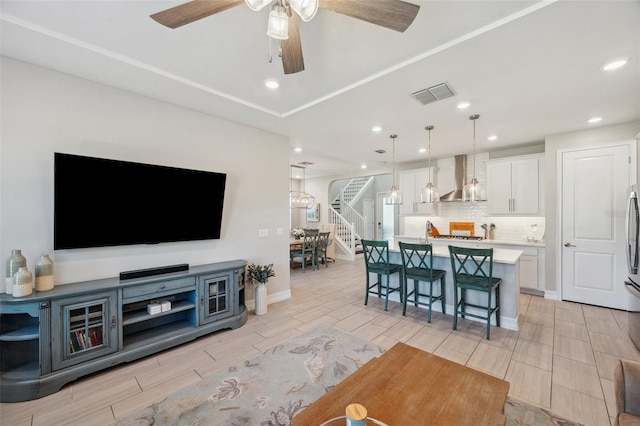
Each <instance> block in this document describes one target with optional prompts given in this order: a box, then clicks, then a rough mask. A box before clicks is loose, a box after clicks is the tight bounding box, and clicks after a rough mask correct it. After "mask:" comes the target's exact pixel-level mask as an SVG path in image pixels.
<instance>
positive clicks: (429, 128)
mask: <svg viewBox="0 0 640 426" xmlns="http://www.w3.org/2000/svg"><path fill="white" fill-rule="evenodd" d="M425 130H426V131H428V132H429V182H431V130H433V126H427V127H425Z"/></svg>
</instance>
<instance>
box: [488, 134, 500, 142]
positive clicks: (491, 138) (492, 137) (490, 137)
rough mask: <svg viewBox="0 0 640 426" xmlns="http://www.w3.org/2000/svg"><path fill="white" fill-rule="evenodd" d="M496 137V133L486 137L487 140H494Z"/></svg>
mask: <svg viewBox="0 0 640 426" xmlns="http://www.w3.org/2000/svg"><path fill="white" fill-rule="evenodd" d="M496 139H498V137H497V136H496V135H491V136H489V137H488V138H487V140H490V141H495V140H496Z"/></svg>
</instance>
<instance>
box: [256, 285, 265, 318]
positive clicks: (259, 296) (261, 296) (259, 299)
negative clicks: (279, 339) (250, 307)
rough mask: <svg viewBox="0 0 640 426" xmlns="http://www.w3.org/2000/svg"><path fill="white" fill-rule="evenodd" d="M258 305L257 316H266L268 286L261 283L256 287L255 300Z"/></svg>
mask: <svg viewBox="0 0 640 426" xmlns="http://www.w3.org/2000/svg"><path fill="white" fill-rule="evenodd" d="M254 301H255V304H256V315H264V314H266V313H267V285H266V284H265V283H259V284H258V285H257V286H256V297H255V299H254Z"/></svg>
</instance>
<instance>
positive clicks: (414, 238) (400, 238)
mask: <svg viewBox="0 0 640 426" xmlns="http://www.w3.org/2000/svg"><path fill="white" fill-rule="evenodd" d="M394 238H395V239H396V241H407V242H414V241H415V242H418V241H423V240H424V237H419V236H415V235H396V236H395V237H394ZM461 241H464V242H467V243H475V244H478V245H480V244H486V245H500V246H520V247H539V248H544V247H545V243H544V241H537V242H532V241H526V240H524V239H523V240H522V241H517V240H459V239H455V238H429V244H433V245H434V246H435V245H436V244H438V243H440V244H443V243H444V244H445V245H449V244H451V243H456V242H461Z"/></svg>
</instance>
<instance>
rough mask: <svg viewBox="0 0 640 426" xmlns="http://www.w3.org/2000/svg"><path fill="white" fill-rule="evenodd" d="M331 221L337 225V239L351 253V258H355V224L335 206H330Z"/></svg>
mask: <svg viewBox="0 0 640 426" xmlns="http://www.w3.org/2000/svg"><path fill="white" fill-rule="evenodd" d="M329 222H330V223H334V224H335V225H336V233H335V241H336V243H338V244H339V245H340V246H342V248H343V249H344V250H345V251H346V252H347V253H348V254H349V258H350V259H351V260H353V259H355V252H356V234H355V230H354V226H353V224H351V223H349V221H348V220H347V219H346V218H345V217H343V216H342V215H341V214H340V213H338V212H337V211H336V209H334V208H333V207H329Z"/></svg>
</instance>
